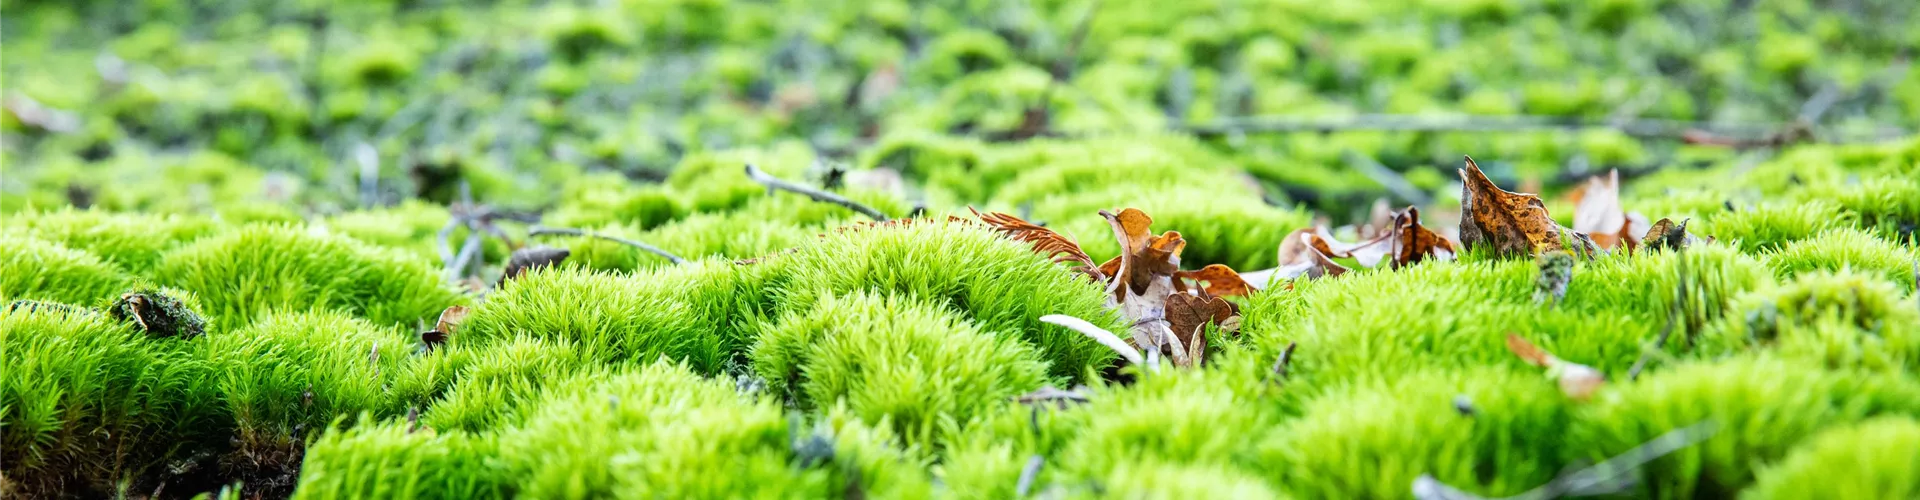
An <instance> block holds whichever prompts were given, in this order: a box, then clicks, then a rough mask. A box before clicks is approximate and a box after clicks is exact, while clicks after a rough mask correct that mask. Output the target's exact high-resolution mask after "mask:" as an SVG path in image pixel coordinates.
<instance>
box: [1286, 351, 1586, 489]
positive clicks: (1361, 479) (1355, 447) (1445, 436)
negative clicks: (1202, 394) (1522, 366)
mask: <svg viewBox="0 0 1920 500" xmlns="http://www.w3.org/2000/svg"><path fill="white" fill-rule="evenodd" d="M1303 349H1304V348H1303ZM1287 390H1291V387H1289V388H1288V389H1287ZM1458 398H1464V401H1466V402H1468V403H1469V404H1470V405H1471V407H1472V408H1473V414H1471V415H1466V414H1462V413H1461V411H1460V410H1459V409H1458V408H1456V405H1455V401H1456V399H1458ZM1570 409H1571V405H1570V404H1569V403H1568V401H1567V399H1566V398H1565V397H1564V396H1562V395H1560V393H1559V389H1558V388H1556V387H1555V385H1554V383H1553V382H1552V381H1551V380H1550V379H1549V378H1548V377H1545V376H1542V375H1540V374H1539V373H1538V372H1536V371H1535V370H1533V369H1526V370H1524V371H1521V370H1513V369H1501V368H1493V367H1486V368H1474V369H1466V370H1456V371H1446V372H1416V373H1412V374H1406V375H1403V376H1401V377H1396V378H1395V380H1391V381H1387V380H1381V381H1377V382H1369V383H1360V384H1354V385H1352V386H1346V387H1341V388H1338V389H1333V390H1331V391H1328V392H1327V393H1326V394H1324V395H1317V396H1315V397H1313V399H1312V400H1311V401H1308V402H1307V403H1306V404H1305V406H1303V407H1302V408H1301V410H1300V411H1301V412H1302V415H1301V416H1300V417H1299V418H1298V419H1296V420H1292V421H1289V422H1286V423H1285V424H1282V425H1281V428H1280V429H1277V430H1275V431H1273V432H1272V434H1271V436H1272V437H1271V438H1269V439H1267V440H1265V442H1263V443H1262V444H1261V445H1260V454H1259V455H1258V456H1259V457H1260V460H1259V461H1258V462H1256V463H1259V464H1263V465H1267V467H1263V469H1264V470H1263V472H1264V473H1265V475H1266V477H1267V478H1268V479H1269V481H1271V482H1272V483H1273V484H1279V485H1285V487H1286V488H1287V490H1288V491H1290V492H1292V493H1294V494H1297V495H1300V496H1302V497H1308V498H1328V497H1338V496H1357V497H1370V498H1396V497H1401V496H1403V495H1406V494H1407V492H1408V491H1409V488H1410V487H1411V485H1412V484H1413V480H1414V478H1417V477H1419V476H1420V475H1422V474H1431V475H1433V476H1434V477H1435V478H1436V479H1439V480H1441V481H1443V482H1446V483H1447V484H1450V485H1453V486H1455V487H1458V488H1462V489H1464V490H1466V491H1468V492H1471V493H1475V494H1480V495H1487V496H1500V495H1514V494H1518V493H1520V492H1522V491H1525V490H1529V489H1532V488H1534V487H1535V486H1538V485H1540V484H1542V483H1545V482H1547V481H1548V480H1550V479H1552V478H1553V477H1554V475H1555V474H1556V473H1557V472H1559V470H1560V468H1561V467H1562V466H1563V465H1566V463H1565V462H1563V461H1562V460H1563V459H1562V458H1560V455H1561V453H1562V450H1563V448H1564V447H1566V446H1567V445H1568V443H1567V442H1566V441H1565V440H1564V437H1563V436H1562V435H1561V433H1560V432H1559V430H1560V429H1564V428H1565V427H1566V426H1567V424H1568V423H1569V422H1570V421H1571V416H1570Z"/></svg>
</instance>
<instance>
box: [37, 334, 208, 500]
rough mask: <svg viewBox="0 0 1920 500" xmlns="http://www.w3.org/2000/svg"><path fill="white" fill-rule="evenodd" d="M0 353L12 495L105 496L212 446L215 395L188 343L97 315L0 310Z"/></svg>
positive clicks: (204, 367) (205, 370)
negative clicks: (198, 446)
mask: <svg viewBox="0 0 1920 500" xmlns="http://www.w3.org/2000/svg"><path fill="white" fill-rule="evenodd" d="M0 346H3V347H4V349H0V352H5V353H6V364H5V366H6V369H4V370H0V408H5V409H6V410H5V411H0V428H4V429H6V432H4V433H0V434H3V435H4V437H3V438H0V443H4V450H0V451H4V455H6V457H7V460H6V462H5V464H4V471H5V473H6V476H7V482H8V483H10V484H9V485H8V487H9V488H17V490H14V491H13V492H14V493H19V494H22V495H25V496H29V497H54V496H60V495H63V494H77V493H87V494H92V495H98V496H108V495H110V494H111V492H113V491H117V490H118V488H119V487H120V485H123V484H127V483H134V482H137V481H143V480H145V478H146V476H148V475H149V474H156V473H158V472H159V471H160V466H161V465H163V464H166V463H168V462H169V461H170V460H173V459H178V458H185V457H184V454H183V453H182V454H176V453H177V452H180V451H182V450H190V449H191V447H192V445H193V444H194V443H198V442H201V441H202V440H204V439H208V438H209V437H210V436H217V434H216V433H214V432H212V431H211V429H212V428H217V427H218V426H217V425H213V424H214V423H215V422H216V420H217V419H216V417H215V416H214V415H215V414H216V412H215V411H214V406H213V404H214V398H215V397H216V396H217V394H218V392H217V391H218V389H217V388H216V387H215V386H214V384H213V383H212V380H211V371H210V370H209V368H208V366H207V365H206V363H204V362H202V361H200V360H198V359H196V356H195V354H194V352H193V351H192V349H193V347H192V344H190V343H185V342H178V341H173V340H162V339H151V338H148V337H147V336H145V335H142V334H140V333H137V332H135V331H133V330H132V329H130V328H127V327H125V326H123V325H121V324H119V323H116V322H113V321H112V320H110V319H108V318H107V317H105V316H104V315H98V314H88V313H65V312H61V311H51V310H41V311H27V310H6V311H0ZM138 484H146V483H138Z"/></svg>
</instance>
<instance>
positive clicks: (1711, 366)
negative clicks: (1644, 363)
mask: <svg viewBox="0 0 1920 500" xmlns="http://www.w3.org/2000/svg"><path fill="white" fill-rule="evenodd" d="M1916 402H1920V387H1916V386H1915V385H1914V382H1913V381H1912V380H1910V379H1907V378H1905V377H1900V376H1897V375H1896V376H1887V375H1871V374H1860V373H1853V372H1832V371H1821V370H1806V369H1802V368H1799V367H1797V366H1796V365H1794V364H1792V363H1789V362H1785V361H1781V360H1778V359H1773V358H1770V357H1766V356H1760V357H1751V358H1735V359H1729V360H1725V361H1719V362H1713V363H1692V364H1687V365H1683V366H1680V367H1677V368H1674V369H1671V370H1668V371H1664V372H1660V373H1656V374H1653V375H1652V376H1648V377H1642V378H1640V379H1639V380H1638V381H1634V382H1630V383H1622V384H1617V385H1614V386H1612V389H1608V390H1603V391H1602V392H1601V393H1600V394H1599V395H1598V396H1597V398H1596V401H1595V404H1594V405H1592V406H1590V407H1588V408H1587V409H1586V410H1584V411H1582V412H1580V414H1579V416H1578V418H1577V419H1576V421H1575V422H1574V424H1573V425H1572V426H1571V427H1570V428H1569V430H1568V432H1567V439H1569V440H1570V441H1571V442H1574V443H1578V444H1577V445H1575V446H1573V447H1570V448H1569V449H1568V450H1569V451H1570V452H1572V453H1573V455H1572V456H1571V457H1569V458H1582V459H1588V460H1599V459H1602V458H1605V457H1606V456H1611V455H1613V454H1616V453H1619V452H1621V451H1624V450H1626V449H1628V448H1630V447H1633V446H1636V445H1639V444H1640V443H1642V442H1645V441H1647V440H1650V439H1653V438H1654V437H1656V436H1659V435H1661V434H1664V433H1666V432H1668V431H1670V430H1673V429H1677V428H1680V427H1683V426H1687V425H1692V424H1694V423H1697V422H1701V421H1705V420H1711V421H1713V422H1714V425H1716V426H1717V429H1718V431H1717V432H1716V433H1715V434H1714V436H1713V437H1712V438H1711V439H1708V440H1706V441H1705V442H1702V443H1700V444H1697V445H1694V446H1693V447H1690V448H1687V449H1684V450H1680V451H1677V452H1675V453H1673V454H1672V455H1670V456H1668V457H1666V458H1662V459H1659V460H1656V461H1654V462H1653V463H1651V464H1649V465H1648V466H1646V467H1643V468H1642V470H1643V471H1644V474H1645V475H1644V476H1643V479H1642V481H1641V483H1640V487H1638V488H1636V489H1635V490H1633V491H1631V492H1629V494H1631V495H1633V496H1639V497H1643V498H1699V497H1702V496H1705V497H1727V496H1732V495H1733V494H1734V493H1735V492H1738V491H1740V490H1741V489H1743V488H1746V487H1748V486H1750V485H1751V484H1752V483H1753V481H1754V472H1755V468H1756V467H1758V466H1759V465H1760V464H1764V463H1767V462H1771V461H1775V460H1779V459H1781V458H1783V457H1785V456H1786V455H1787V453H1788V452H1790V451H1791V450H1792V449H1793V447H1794V446H1795V445H1796V444H1798V443H1800V442H1802V441H1804V440H1805V439H1806V438H1808V437H1810V436H1813V435H1815V434H1816V433H1818V432H1819V431H1821V430H1823V429H1827V428H1833V427H1836V426H1842V425H1846V424H1848V423H1852V422H1858V421H1861V420H1864V419H1866V418H1869V417H1873V416H1876V415H1884V414H1905V415H1912V414H1914V413H1915V412H1916V411H1920V406H1916Z"/></svg>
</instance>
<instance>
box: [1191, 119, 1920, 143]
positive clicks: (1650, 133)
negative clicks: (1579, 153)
mask: <svg viewBox="0 0 1920 500" xmlns="http://www.w3.org/2000/svg"><path fill="white" fill-rule="evenodd" d="M1790 125H1791V124H1784V123H1760V124H1726V123H1712V122H1690V121H1680V120H1661V119H1649V118H1640V119H1631V120H1592V119H1584V118H1573V117H1559V116H1538V115H1516V116H1418V115H1382V114H1365V115H1356V116H1351V117H1344V118H1307V117H1291V116H1254V117H1241V118H1228V119H1222V120H1218V121H1215V122H1214V123H1208V124H1191V125H1175V126H1173V129H1174V131H1177V132H1187V133H1191V134H1194V135H1199V136H1220V135H1228V134H1246V133H1259V132H1269V133H1284V132H1342V131H1357V130H1366V131H1387V132H1515V131H1541V130H1564V131H1577V130H1589V129H1615V130H1619V131H1620V132H1622V133H1625V134H1627V135H1631V136H1635V137H1643V138H1645V137H1652V138H1683V137H1685V136H1686V135H1687V133H1688V132H1694V133H1696V134H1698V133H1707V134H1711V135H1715V136H1738V137H1741V138H1745V139H1747V140H1753V139H1765V138H1769V137H1771V136H1773V134H1775V133H1776V132H1778V131H1780V130H1783V129H1786V128H1788V127H1789V126H1790ZM1906 134H1907V131H1906V130H1905V129H1902V128H1899V127H1883V128H1882V129H1881V130H1878V131H1876V133H1875V134H1874V138H1876V139H1883V138H1893V137H1902V136H1905V135H1906Z"/></svg>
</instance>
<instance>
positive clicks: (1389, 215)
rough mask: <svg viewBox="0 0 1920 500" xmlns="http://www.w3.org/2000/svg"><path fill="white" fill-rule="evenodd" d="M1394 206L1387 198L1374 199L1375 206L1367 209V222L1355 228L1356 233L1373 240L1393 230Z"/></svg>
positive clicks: (1365, 238)
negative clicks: (1388, 202)
mask: <svg viewBox="0 0 1920 500" xmlns="http://www.w3.org/2000/svg"><path fill="white" fill-rule="evenodd" d="M1395 215H1397V214H1395V213H1393V206H1392V205H1388V204H1387V199H1386V198H1380V199H1377V200H1373V206H1372V207H1371V208H1368V209H1367V222H1366V223H1365V224H1361V225H1360V227H1359V228H1356V229H1355V230H1354V234H1356V235H1358V237H1359V238H1360V239H1361V240H1362V241H1364V240H1371V239H1374V238H1377V237H1380V236H1381V235H1384V234H1387V233H1388V232H1390V231H1392V230H1393V224H1394V222H1393V219H1394V216H1395Z"/></svg>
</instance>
